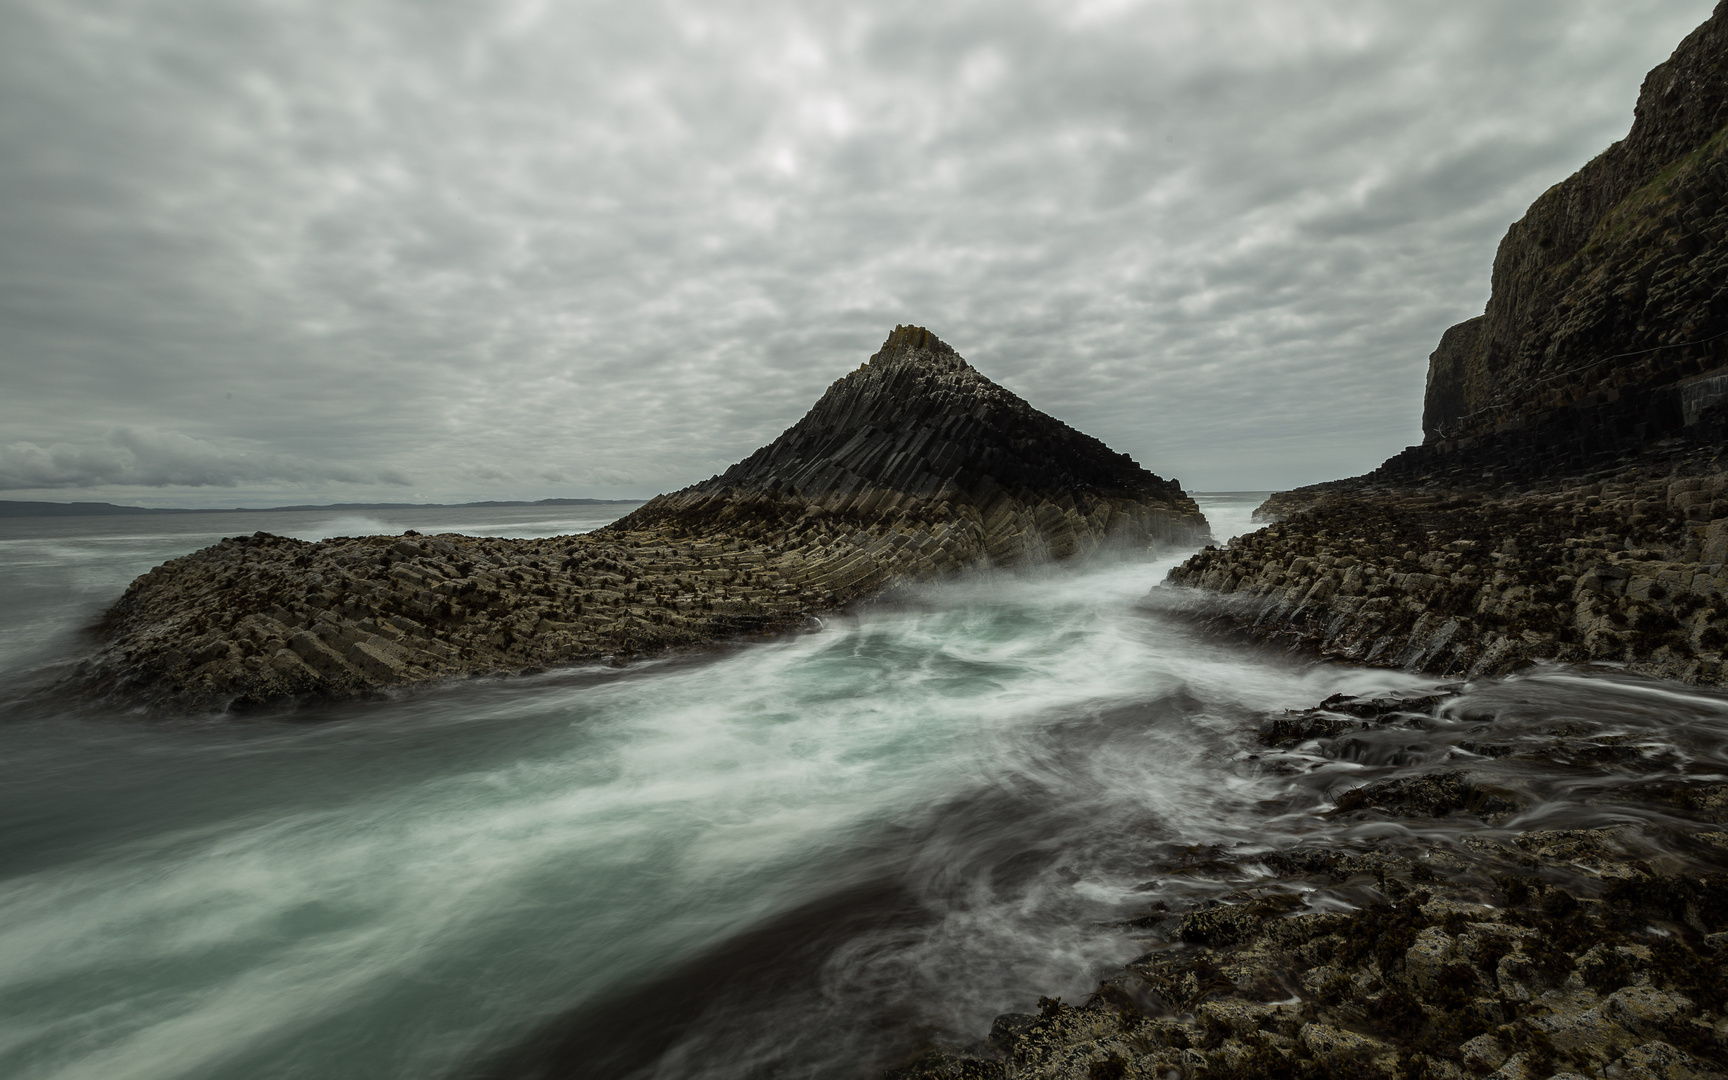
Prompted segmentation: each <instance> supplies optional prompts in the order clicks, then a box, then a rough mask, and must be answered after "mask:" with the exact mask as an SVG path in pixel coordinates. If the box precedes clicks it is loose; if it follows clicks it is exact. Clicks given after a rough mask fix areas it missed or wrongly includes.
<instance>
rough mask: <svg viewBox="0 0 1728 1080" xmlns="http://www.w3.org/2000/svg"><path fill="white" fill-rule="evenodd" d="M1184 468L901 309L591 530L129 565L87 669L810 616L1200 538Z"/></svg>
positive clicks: (461, 649)
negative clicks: (792, 400) (669, 486)
mask: <svg viewBox="0 0 1728 1080" xmlns="http://www.w3.org/2000/svg"><path fill="white" fill-rule="evenodd" d="M1206 537H1207V532H1206V523H1205V519H1204V518H1203V517H1201V515H1200V513H1199V511H1198V510H1197V509H1196V507H1195V505H1194V502H1193V500H1191V499H1189V498H1188V497H1187V495H1185V494H1184V493H1183V491H1182V489H1181V488H1180V486H1178V485H1177V484H1175V483H1174V482H1171V481H1166V480H1161V479H1159V478H1158V477H1156V476H1153V475H1152V474H1151V473H1149V472H1147V471H1145V470H1144V469H1142V468H1140V467H1139V466H1138V465H1136V464H1135V463H1134V462H1133V461H1132V460H1130V459H1129V458H1127V457H1126V456H1124V455H1121V454H1117V453H1114V452H1113V451H1111V450H1110V449H1109V448H1107V447H1106V446H1104V445H1103V444H1102V443H1100V442H1099V441H1098V440H1096V439H1092V438H1090V437H1088V436H1085V435H1082V434H1080V433H1079V432H1077V431H1074V430H1073V429H1072V428H1069V427H1068V426H1067V425H1065V424H1062V423H1061V422H1059V421H1057V420H1054V419H1052V418H1051V417H1049V416H1046V415H1044V414H1043V413H1041V412H1038V411H1037V410H1035V409H1033V408H1032V407H1031V406H1030V405H1028V404H1026V402H1024V401H1022V400H1021V399H1019V398H1018V397H1015V396H1014V395H1013V394H1011V393H1009V392H1008V391H1006V390H1004V389H1002V388H1001V387H999V386H997V385H995V384H994V383H992V382H991V381H990V380H988V379H986V378H984V376H982V375H980V374H979V373H978V372H977V371H975V370H974V369H973V368H972V367H971V366H969V365H968V364H966V362H965V361H963V360H961V359H960V357H959V356H957V355H955V353H954V352H953V350H951V349H949V348H948V347H947V346H946V345H943V344H942V343H941V342H940V341H937V340H936V338H935V337H934V336H933V335H931V334H930V333H929V332H928V331H925V330H922V329H919V328H916V327H901V328H897V329H896V330H895V332H894V334H893V335H891V336H890V337H889V339H888V341H887V343H886V344H885V345H884V346H883V348H882V350H881V351H879V352H878V353H877V354H876V355H875V356H873V357H872V358H871V360H870V362H869V363H867V364H865V365H864V366H863V367H862V368H860V369H859V370H858V371H855V372H853V373H852V374H851V375H848V376H846V377H845V378H843V379H841V380H840V381H839V382H837V383H835V384H834V385H833V387H831V388H830V389H829V391H828V393H827V394H826V395H824V397H823V398H822V400H821V401H820V402H818V403H817V405H816V407H815V408H814V409H812V410H811V412H810V414H809V415H808V416H806V417H805V418H804V419H803V420H802V421H800V422H799V423H798V424H796V425H794V426H793V427H792V428H791V429H790V430H788V431H787V432H786V433H785V434H784V435H782V436H781V437H780V438H779V439H777V440H775V442H773V443H772V444H770V445H769V446H767V447H764V448H763V449H762V450H760V451H758V452H757V453H755V454H754V455H752V456H751V457H750V458H748V459H746V460H745V461H743V462H741V463H739V464H738V465H737V466H735V467H734V468H732V469H730V470H728V471H727V472H726V473H725V474H724V475H723V476H719V477H715V478H714V479H712V480H709V481H707V482H706V483H703V484H698V485H696V486H695V487H692V488H689V489H686V490H685V491H681V492H677V493H675V494H672V495H665V496H661V497H660V498H657V499H655V500H653V501H651V502H649V503H647V504H645V505H643V506H642V507H641V508H640V509H638V510H637V511H636V512H635V513H633V514H631V515H629V516H628V517H626V518H624V519H623V520H621V521H619V522H617V523H615V524H613V525H611V526H608V527H607V528H605V529H602V530H599V531H597V532H594V533H590V534H586V535H577V536H563V537H554V538H550V539H539V540H498V539H482V538H475V537H466V536H456V535H441V536H433V537H423V536H418V535H412V534H409V535H404V536H400V537H394V536H373V537H353V538H339V539H334V540H326V541H322V542H319V543H308V542H305V541H300V540H292V539H288V538H284V537H280V536H270V535H267V534H262V533H260V534H257V535H254V536H251V537H233V538H230V539H227V540H224V541H222V542H221V543H220V544H216V545H214V546H212V547H209V548H206V549H204V550H202V551H198V552H194V553H192V554H190V555H187V556H184V557H182V558H179V559H175V560H173V561H171V562H168V563H165V564H163V565H162V566H159V567H157V568H156V569H154V570H152V571H151V572H150V573H148V574H146V575H144V576H143V577H141V578H139V579H138V580H137V581H135V582H133V583H132V585H131V586H130V587H129V588H128V589H127V590H126V593H125V595H124V596H122V597H121V598H120V600H119V602H118V603H116V604H115V605H114V607H113V608H112V610H110V611H109V612H108V614H107V616H106V618H105V620H104V623H103V626H102V628H101V629H102V633H103V636H104V639H105V640H104V643H103V645H102V647H101V648H100V650H99V651H98V652H97V653H96V654H95V655H94V656H92V657H91V658H89V659H88V660H87V661H85V662H84V663H83V664H82V665H81V666H80V668H79V669H78V671H77V673H76V675H75V676H74V679H73V683H72V687H73V688H74V689H77V690H80V691H83V692H89V693H97V694H113V695H118V696H120V697H122V698H124V699H127V700H133V701H142V702H145V703H149V704H157V705H164V706H173V707H177V708H189V707H195V708H212V709H223V708H245V707H249V706H257V705H261V704H265V703H270V702H277V701H281V700H284V699H290V698H318V699H330V698H341V697H353V696H360V695H365V694H371V693H377V692H380V691H383V690H386V689H388V688H391V687H399V686H406V685H411V684H415V683H423V682H427V681H431V680H437V679H445V678H451V677H456V676H466V675H476V674H484V673H508V672H519V671H523V670H530V669H537V668H546V667H550V666H554V665H560V664H571V663H576V662H581V661H592V660H600V659H613V660H616V659H619V658H624V657H630V656H639V655H644V654H648V653H653V652H659V651H663V650H666V649H670V648H677V647H684V646H694V645H700V644H703V643H707V642H713V641H717V640H720V639H724V638H730V637H736V636H738V635H741V634H749V633H767V632H779V631H785V630H788V629H792V628H796V627H799V626H803V625H805V624H807V623H808V622H809V621H810V618H811V616H812V615H813V614H815V613H817V612H821V611H824V610H829V609H834V608H838V607H841V606H844V605H846V604H848V603H852V602H854V601H857V600H860V599H863V598H865V597H869V596H871V595H874V594H876V593H878V592H880V591H881V590H882V589H884V588H887V587H889V586H891V585H893V584H895V583H898V582H906V581H916V580H923V579H929V578H934V577H938V576H941V575H944V574H949V573H953V572H954V571H957V570H960V569H962V568H964V567H969V566H976V565H1005V564H1011V563H1015V562H1020V561H1024V560H1028V559H1040V558H1062V557H1066V556H1069V555H1074V554H1079V553H1083V552H1087V551H1091V550H1094V549H1096V548H1098V547H1100V546H1102V545H1106V544H1120V545H1125V546H1130V547H1141V548H1144V547H1145V546H1147V545H1149V544H1158V543H1168V544H1185V545H1194V544H1198V543H1200V542H1202V541H1203V540H1204V539H1205V538H1206Z"/></svg>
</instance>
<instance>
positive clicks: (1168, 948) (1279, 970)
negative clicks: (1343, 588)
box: [887, 688, 1728, 1080]
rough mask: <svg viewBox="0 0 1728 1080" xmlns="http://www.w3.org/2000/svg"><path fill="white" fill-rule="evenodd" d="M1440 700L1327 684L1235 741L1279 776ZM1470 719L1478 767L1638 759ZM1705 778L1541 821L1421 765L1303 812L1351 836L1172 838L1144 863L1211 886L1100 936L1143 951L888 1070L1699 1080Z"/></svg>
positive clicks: (1710, 903) (1323, 1078) (1706, 1031)
mask: <svg viewBox="0 0 1728 1080" xmlns="http://www.w3.org/2000/svg"><path fill="white" fill-rule="evenodd" d="M1454 695H1455V690H1454V689H1449V688H1439V690H1438V692H1436V693H1433V694H1430V695H1427V696H1424V697H1417V698H1403V699H1397V698H1392V699H1384V698H1382V699H1374V698H1351V697H1347V696H1345V695H1338V696H1336V697H1334V698H1331V699H1328V700H1327V701H1326V702H1324V703H1322V704H1321V705H1320V706H1319V707H1318V708H1314V709H1308V710H1303V711H1302V712H1298V713H1287V714H1284V715H1275V716H1269V717H1267V718H1266V720H1265V722H1264V723H1263V724H1262V726H1261V729H1260V737H1259V740H1258V741H1259V742H1260V744H1261V745H1262V747H1263V748H1264V751H1265V753H1266V754H1267V755H1268V757H1269V758H1273V759H1276V758H1277V756H1278V755H1279V754H1280V753H1281V752H1284V753H1289V754H1291V757H1290V758H1286V759H1285V760H1286V761H1287V762H1291V761H1292V759H1293V758H1294V757H1295V756H1296V755H1299V756H1300V758H1301V760H1305V761H1310V762H1311V761H1313V760H1315V759H1316V758H1333V759H1337V758H1346V759H1354V758H1355V755H1356V753H1357V752H1358V751H1359V750H1360V745H1361V740H1362V739H1363V738H1364V737H1369V738H1372V737H1374V736H1375V735H1376V734H1379V735H1381V736H1385V737H1393V738H1396V737H1398V736H1397V733H1398V732H1400V731H1406V732H1410V733H1411V734H1410V737H1411V738H1414V739H1421V738H1422V737H1423V736H1422V734H1421V732H1423V731H1425V730H1430V729H1432V728H1433V727H1435V726H1436V725H1437V724H1438V723H1439V714H1440V713H1441V712H1442V711H1443V710H1445V709H1446V708H1447V707H1448V704H1449V703H1455V696H1454ZM1452 723H1454V724H1456V719H1455V718H1454V719H1453V720H1452ZM1478 727H1479V729H1480V730H1477V731H1472V732H1470V733H1468V734H1466V733H1460V735H1459V739H1460V749H1468V748H1474V752H1473V753H1471V754H1469V755H1467V756H1473V757H1476V759H1477V760H1479V761H1480V760H1483V758H1485V757H1491V758H1492V759H1494V760H1497V761H1502V762H1504V763H1505V764H1506V765H1508V766H1509V767H1508V768H1507V769H1505V770H1502V772H1501V773H1500V775H1516V774H1517V773H1518V772H1519V771H1520V769H1519V766H1518V765H1517V764H1516V763H1518V762H1520V760H1523V761H1529V760H1530V759H1531V758H1533V757H1534V758H1536V759H1538V760H1546V758H1547V757H1548V756H1549V755H1550V754H1552V755H1554V756H1556V757H1559V758H1560V759H1561V760H1566V761H1570V762H1573V763H1577V764H1575V765H1574V766H1573V769H1574V770H1576V769H1577V768H1579V766H1580V765H1581V764H1582V763H1585V762H1589V761H1614V762H1619V763H1621V766H1622V767H1623V768H1624V767H1625V763H1626V762H1628V761H1630V760H1636V759H1637V758H1638V757H1639V755H1638V750H1637V748H1636V747H1635V746H1629V745H1626V740H1627V739H1634V740H1635V737H1633V736H1625V735H1620V734H1615V733H1613V731H1612V729H1611V728H1609V729H1603V728H1595V727H1592V726H1590V725H1582V724H1577V723H1557V724H1553V725H1551V728H1552V731H1551V732H1549V731H1544V735H1543V736H1542V737H1541V738H1540V739H1525V740H1520V739H1518V738H1516V737H1513V738H1512V739H1511V740H1510V741H1496V737H1495V736H1496V725H1495V724H1494V723H1493V722H1492V721H1491V720H1484V721H1483V722H1482V723H1480V724H1479V725H1478ZM1526 734H1527V735H1530V734H1534V732H1529V733H1526ZM1502 739H1503V740H1504V739H1505V736H1504V735H1502ZM1550 740H1551V741H1550ZM1544 744H1546V745H1544ZM1536 767H1539V766H1536ZM1653 768H1657V769H1660V766H1653ZM1291 771H1293V772H1294V771H1298V770H1296V769H1295V768H1292V770H1291ZM1719 779H1720V778H1719V777H1714V778H1713V777H1698V778H1696V779H1694V778H1685V779H1684V780H1676V779H1675V778H1674V777H1673V776H1672V774H1669V775H1668V777H1667V779H1666V781H1665V782H1651V783H1644V784H1632V783H1624V784H1622V785H1619V786H1610V787H1605V788H1604V790H1603V793H1602V794H1601V796H1600V797H1602V798H1604V799H1607V800H1609V801H1610V802H1611V803H1612V805H1614V806H1615V807H1616V808H1617V809H1619V810H1620V811H1621V812H1620V813H1618V814H1616V815H1615V817H1616V818H1617V819H1618V823H1617V824H1613V825H1609V826H1607V827H1601V826H1596V827H1585V828H1564V827H1562V828H1556V827H1554V826H1553V825H1552V824H1549V825H1547V826H1543V825H1541V824H1539V823H1538V821H1539V820H1540V819H1538V821H1533V820H1531V817H1532V815H1529V814H1527V813H1524V812H1525V811H1527V810H1528V809H1529V807H1528V806H1526V805H1525V803H1524V801H1523V797H1522V796H1521V795H1520V793H1519V792H1517V791H1513V790H1510V789H1504V788H1500V787H1498V786H1496V785H1494V784H1493V783H1492V782H1488V781H1485V780H1483V779H1482V778H1481V777H1480V776H1478V775H1476V774H1475V773H1473V772H1472V771H1470V770H1468V769H1461V768H1458V767H1455V766H1445V765H1443V766H1440V767H1430V768H1425V769H1418V770H1412V771H1409V772H1407V773H1404V774H1402V775H1394V776H1391V777H1387V778H1384V779H1380V780H1375V781H1373V782H1370V783H1366V784H1363V785H1361V786H1359V787H1352V788H1349V789H1348V790H1345V791H1342V792H1340V793H1338V794H1337V795H1336V797H1335V798H1333V799H1331V800H1330V801H1331V805H1330V807H1328V808H1326V809H1324V810H1322V811H1321V816H1323V817H1324V818H1327V819H1331V820H1332V821H1333V822H1334V823H1336V824H1338V825H1341V826H1345V827H1350V826H1359V827H1360V828H1361V833H1360V835H1359V836H1358V837H1357V841H1358V842H1356V843H1345V844H1342V845H1329V844H1326V843H1311V844H1310V843H1299V844H1297V845H1296V846H1293V847H1285V848H1279V849H1276V850H1266V849H1262V848H1259V847H1257V846H1251V847H1250V849H1249V851H1248V852H1247V853H1244V852H1242V851H1240V850H1238V849H1237V848H1233V847H1225V846H1223V845H1207V844H1195V845H1192V846H1187V847H1184V846H1182V845H1180V844H1179V843H1172V844H1171V845H1169V848H1168V849H1166V850H1164V851H1161V852H1160V853H1158V854H1156V855H1149V858H1155V859H1157V860H1158V862H1159V863H1160V864H1162V865H1164V866H1165V867H1166V872H1167V873H1170V874H1171V876H1182V877H1189V878H1193V879H1199V880H1209V881H1215V882H1219V883H1221V885H1220V887H1219V888H1218V889H1216V890H1194V889H1192V887H1189V888H1187V889H1182V890H1175V891H1173V892H1172V893H1171V894H1170V895H1171V902H1169V903H1165V902H1158V903H1156V904H1155V905H1153V906H1152V907H1151V908H1150V909H1148V910H1146V911H1145V912H1144V913H1143V914H1141V915H1140V916H1139V917H1137V918H1134V919H1132V920H1130V921H1129V922H1128V923H1127V924H1126V925H1125V926H1124V927H1122V929H1123V931H1124V932H1126V933H1130V934H1133V935H1134V936H1135V937H1137V938H1138V939H1139V940H1140V942H1141V944H1142V946H1143V947H1144V949H1145V951H1144V953H1143V954H1142V955H1141V956H1139V957H1138V958H1137V959H1135V960H1133V961H1131V962H1130V963H1128V964H1127V965H1125V966H1124V967H1123V968H1121V969H1120V970H1118V971H1116V972H1114V973H1112V974H1110V975H1108V976H1107V977H1105V978H1104V979H1102V980H1101V981H1100V982H1099V983H1098V984H1097V987H1096V990H1095V991H1094V992H1093V993H1092V994H1090V995H1089V996H1088V997H1087V998H1085V999H1084V1000H1083V1001H1080V1002H1077V1003H1072V1004H1069V1003H1064V1002H1062V1001H1060V1000H1053V999H1049V998H1045V999H1042V1000H1041V1001H1040V1008H1039V1011H1038V1012H1037V1013H1036V1014H1032V1013H1009V1014H1006V1015H1003V1016H1000V1017H998V1018H997V1019H996V1021H995V1023H994V1024H993V1025H992V1027H991V1030H990V1033H989V1037H988V1039H987V1040H986V1041H985V1042H984V1043H983V1044H982V1045H974V1046H972V1047H970V1048H968V1049H966V1050H961V1051H956V1050H952V1049H944V1048H932V1049H930V1050H928V1051H926V1052H925V1053H923V1054H921V1055H920V1056H919V1058H918V1059H916V1060H914V1061H912V1062H910V1063H908V1064H906V1065H904V1066H902V1067H900V1068H897V1069H894V1070H892V1071H891V1072H889V1073H888V1078H887V1080H952V1078H956V1077H969V1078H973V1080H1023V1078H1030V1077H1036V1078H1038V1080H1099V1078H1101V1077H1108V1078H1116V1080H1168V1078H1170V1077H1180V1078H1196V1080H1209V1078H1214V1077H1216V1078H1229V1080H1333V1078H1339V1077H1348V1078H1360V1080H1472V1078H1481V1077H1486V1078H1488V1080H1566V1078H1570V1077H1575V1076H1576V1077H1581V1078H1582V1077H1602V1078H1626V1080H1630V1078H1633V1077H1637V1078H1641V1080H1721V1078H1723V1077H1724V1076H1728V966H1725V962H1728V873H1724V866H1725V865H1728V831H1724V829H1723V825H1724V824H1728V785H1724V784H1722V783H1720V782H1719ZM1571 782H1573V783H1576V782H1578V780H1577V779H1576V778H1574V779H1573V780H1572V781H1571ZM1434 831H1439V832H1442V833H1444V834H1447V835H1450V836H1452V837H1453V838H1454V839H1453V842H1451V843H1445V844H1436V843H1433V842H1432V841H1431V840H1429V839H1428V838H1427V837H1426V836H1425V833H1431V832H1434ZM1230 882H1237V883H1240V884H1239V885H1237V886H1236V887H1235V888H1232V887H1231V885H1230V884H1229V883H1230Z"/></svg>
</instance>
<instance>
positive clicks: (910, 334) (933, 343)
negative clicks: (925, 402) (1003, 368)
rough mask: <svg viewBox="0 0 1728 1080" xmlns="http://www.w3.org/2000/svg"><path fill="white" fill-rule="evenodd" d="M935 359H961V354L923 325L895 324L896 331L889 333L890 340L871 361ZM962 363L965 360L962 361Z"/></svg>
mask: <svg viewBox="0 0 1728 1080" xmlns="http://www.w3.org/2000/svg"><path fill="white" fill-rule="evenodd" d="M903 357H905V358H919V359H934V358H937V357H953V358H954V359H956V360H959V359H960V354H959V353H956V352H955V351H954V350H953V349H951V348H949V347H948V345H947V344H946V343H945V342H943V340H942V339H941V338H939V337H937V336H936V335H935V334H932V333H931V332H930V331H928V330H926V329H924V328H923V327H922V326H895V327H894V332H893V333H891V334H889V335H888V340H887V341H884V342H883V343H882V347H881V348H880V349H878V350H877V351H876V353H875V355H874V356H872V357H870V363H872V364H874V363H878V362H880V361H891V360H896V359H900V358H903ZM960 362H961V363H962V364H964V363H965V361H964V360H961V361H960Z"/></svg>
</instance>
